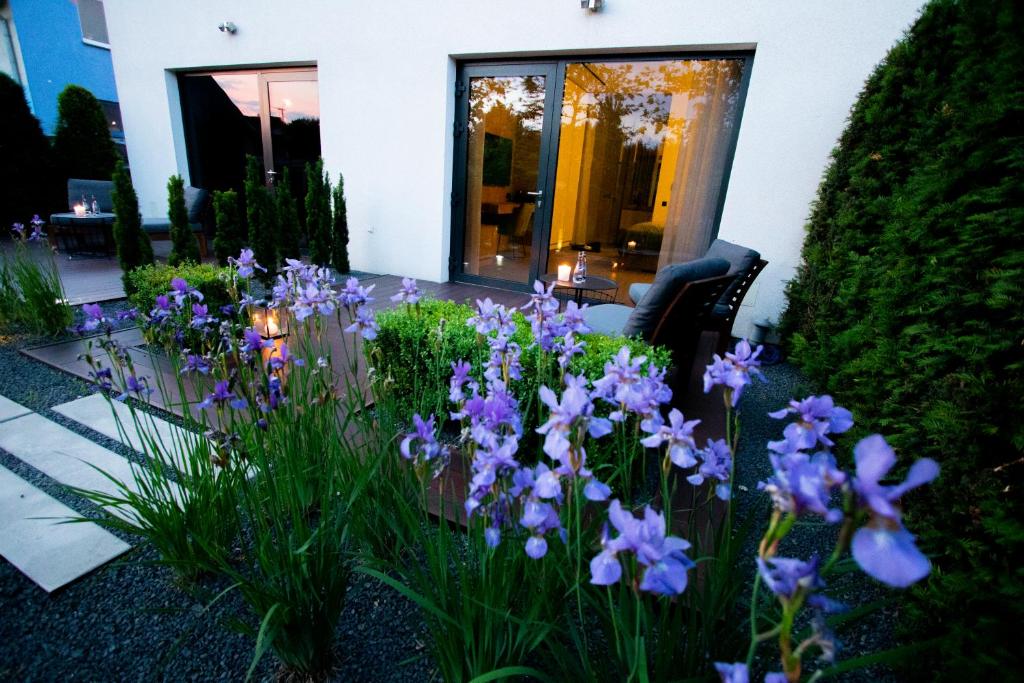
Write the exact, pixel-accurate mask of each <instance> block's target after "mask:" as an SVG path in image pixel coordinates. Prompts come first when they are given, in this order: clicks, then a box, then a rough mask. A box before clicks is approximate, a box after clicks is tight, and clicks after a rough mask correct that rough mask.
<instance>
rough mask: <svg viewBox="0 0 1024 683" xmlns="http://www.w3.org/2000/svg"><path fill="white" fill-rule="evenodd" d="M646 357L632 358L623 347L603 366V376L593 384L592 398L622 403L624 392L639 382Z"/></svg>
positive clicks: (626, 347)
mask: <svg viewBox="0 0 1024 683" xmlns="http://www.w3.org/2000/svg"><path fill="white" fill-rule="evenodd" d="M645 360H647V357H646V356H638V357H636V358H632V357H631V354H630V350H629V347H628V346H623V347H622V348H621V349H619V352H618V353H617V354H615V358H613V359H612V360H610V361H608V362H607V363H605V364H604V376H603V377H601V378H600V379H598V380H597V381H595V382H594V396H595V397H601V398H605V399H607V400H608V401H610V402H611V403H624V402H625V394H624V392H627V391H629V388H630V387H631V385H633V384H635V383H637V382H639V381H640V369H641V367H642V366H643V364H644V361H645Z"/></svg>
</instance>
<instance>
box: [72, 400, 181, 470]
mask: <svg viewBox="0 0 1024 683" xmlns="http://www.w3.org/2000/svg"><path fill="white" fill-rule="evenodd" d="M111 405H113V410H111ZM53 410H54V411H56V412H58V413H60V414H61V415H63V416H65V417H68V418H70V419H72V420H74V421H75V422H78V423H79V424H83V425H85V426H86V427H88V428H89V429H92V430H95V431H97V432H99V433H100V434H102V435H103V436H106V437H109V438H111V439H115V440H116V441H120V442H121V443H123V444H124V445H126V446H128V447H129V448H132V449H134V450H136V451H138V452H140V453H146V454H151V453H152V449H149V448H145V447H144V445H148V444H149V439H150V438H151V437H155V438H156V440H157V443H158V444H159V446H160V449H161V451H162V452H163V453H164V454H166V455H167V456H169V457H170V459H171V462H172V463H174V466H175V467H176V468H178V469H179V470H182V471H184V470H186V469H187V468H185V467H184V465H185V462H186V460H185V456H184V450H183V448H182V446H183V445H184V444H190V443H193V442H194V440H195V439H196V438H197V437H196V435H195V434H194V433H192V432H190V431H188V430H187V429H184V428H182V427H179V426H177V425H173V424H171V423H170V422H168V421H167V420H164V419H162V418H159V417H156V416H154V415H152V414H151V413H147V412H144V411H141V410H136V411H135V413H134V417H133V416H132V409H131V408H129V407H128V406H127V405H125V404H124V403H121V402H120V401H109V402H108V401H107V399H106V398H105V397H103V396H101V395H100V394H93V395H92V396H85V397H84V398H79V399H76V400H74V401H71V402H69V403H62V404H60V405H57V406H54V407H53ZM115 412H116V415H117V417H116V418H115V417H114V415H115ZM136 420H138V422H136ZM119 422H120V427H119V426H118V423H119Z"/></svg>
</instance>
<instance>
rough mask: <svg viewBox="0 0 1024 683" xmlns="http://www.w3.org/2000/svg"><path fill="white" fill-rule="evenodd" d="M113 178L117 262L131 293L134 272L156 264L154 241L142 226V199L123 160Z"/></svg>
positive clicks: (129, 293)
mask: <svg viewBox="0 0 1024 683" xmlns="http://www.w3.org/2000/svg"><path fill="white" fill-rule="evenodd" d="M113 180H114V188H113V191H112V192H111V199H112V200H113V203H114V229H113V231H114V243H115V244H116V245H117V262H118V264H120V266H121V270H122V271H124V274H123V275H122V276H121V279H122V281H123V282H124V291H125V293H126V294H128V295H129V296H131V295H132V293H133V292H134V289H133V284H132V280H131V277H130V275H131V272H132V271H133V270H135V269H136V268H139V267H141V266H146V265H149V264H151V263H153V244H152V242H150V241H149V235H147V234H146V233H145V231H144V230H143V229H142V216H141V215H140V214H139V198H138V196H137V195H136V194H135V188H134V187H133V186H132V178H131V175H129V173H128V169H127V168H125V166H124V164H122V163H121V162H118V163H117V165H116V166H115V168H114V178H113Z"/></svg>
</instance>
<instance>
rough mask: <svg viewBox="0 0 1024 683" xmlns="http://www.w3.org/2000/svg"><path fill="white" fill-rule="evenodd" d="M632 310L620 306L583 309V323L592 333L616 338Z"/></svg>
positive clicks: (612, 305) (608, 305)
mask: <svg viewBox="0 0 1024 683" xmlns="http://www.w3.org/2000/svg"><path fill="white" fill-rule="evenodd" d="M632 312H633V309H632V308H630V307H629V306H623V305H622V304H601V305H600V306H587V308H585V309H583V321H584V322H586V323H587V327H589V328H590V329H591V331H593V332H598V333H600V334H606V335H608V336H609V337H618V336H619V335H621V334H622V328H624V327H625V326H626V321H627V320H629V316H630V314H631V313H632Z"/></svg>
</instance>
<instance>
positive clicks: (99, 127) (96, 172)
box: [53, 85, 117, 180]
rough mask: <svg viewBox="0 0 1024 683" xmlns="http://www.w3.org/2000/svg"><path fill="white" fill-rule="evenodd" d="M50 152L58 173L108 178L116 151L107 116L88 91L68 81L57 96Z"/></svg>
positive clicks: (101, 178) (99, 178) (112, 168)
mask: <svg viewBox="0 0 1024 683" xmlns="http://www.w3.org/2000/svg"><path fill="white" fill-rule="evenodd" d="M53 156H54V160H55V162H56V164H57V168H58V170H59V172H60V173H61V177H62V178H64V179H67V178H92V179H96V180H109V179H110V176H111V174H112V173H113V172H114V164H115V162H116V161H117V152H116V151H115V150H114V142H113V140H111V139H110V129H109V128H108V127H107V117H106V116H104V115H103V108H102V107H101V106H100V103H99V101H98V100H97V99H96V98H95V97H94V96H93V94H92V93H91V92H89V91H88V90H86V89H85V88H83V87H81V86H78V85H69V86H67V87H65V88H64V90H62V91H61V93H60V95H58V96H57V129H56V132H55V133H54V136H53Z"/></svg>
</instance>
